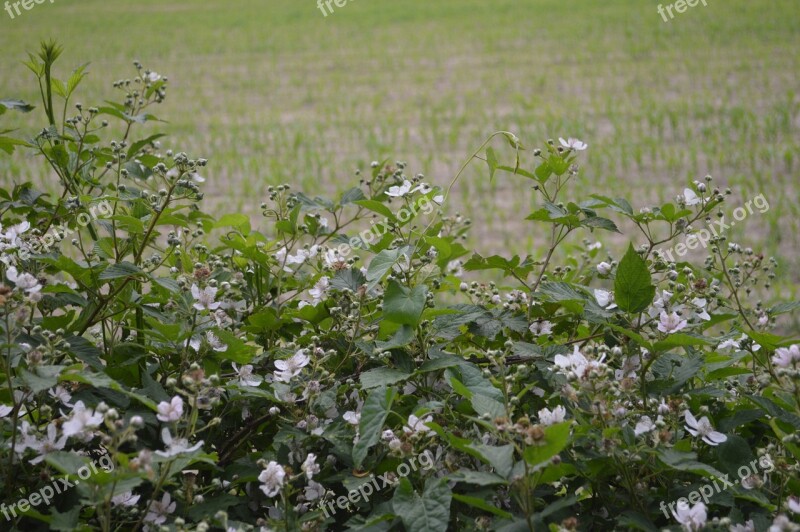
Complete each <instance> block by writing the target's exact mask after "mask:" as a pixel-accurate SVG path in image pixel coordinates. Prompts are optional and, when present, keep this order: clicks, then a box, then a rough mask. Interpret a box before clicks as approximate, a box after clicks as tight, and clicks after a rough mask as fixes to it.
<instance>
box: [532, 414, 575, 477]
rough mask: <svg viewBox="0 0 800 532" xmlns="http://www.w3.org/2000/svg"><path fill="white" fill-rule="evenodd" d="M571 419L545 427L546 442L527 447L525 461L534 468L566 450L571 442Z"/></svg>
mask: <svg viewBox="0 0 800 532" xmlns="http://www.w3.org/2000/svg"><path fill="white" fill-rule="evenodd" d="M571 426H572V422H571V421H565V422H564V423H556V424H555V425H550V426H549V427H546V428H545V429H544V442H543V443H542V444H539V445H530V446H528V447H526V448H525V451H524V452H523V456H524V458H525V461H526V462H528V464H530V465H531V466H533V467H534V468H538V467H541V466H542V465H543V464H546V463H547V462H549V461H550V459H552V458H553V457H554V456H555V455H557V454H558V453H560V452H561V451H563V450H564V448H565V447H566V446H567V444H568V443H569V435H570V427H571Z"/></svg>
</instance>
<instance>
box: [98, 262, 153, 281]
mask: <svg viewBox="0 0 800 532" xmlns="http://www.w3.org/2000/svg"><path fill="white" fill-rule="evenodd" d="M143 273H145V272H144V270H142V269H141V268H139V267H138V266H136V265H135V264H131V263H130V262H118V263H116V264H112V265H111V266H109V267H108V268H106V269H105V270H103V271H102V272H101V273H100V275H99V276H98V279H100V280H102V281H107V280H110V279H119V278H121V277H133V276H136V275H140V274H143Z"/></svg>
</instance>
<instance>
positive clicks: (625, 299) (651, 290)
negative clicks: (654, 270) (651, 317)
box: [614, 245, 656, 314]
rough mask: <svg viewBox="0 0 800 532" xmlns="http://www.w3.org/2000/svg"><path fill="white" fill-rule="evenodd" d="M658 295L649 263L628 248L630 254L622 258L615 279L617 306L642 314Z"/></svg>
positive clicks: (632, 312)
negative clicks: (648, 266)
mask: <svg viewBox="0 0 800 532" xmlns="http://www.w3.org/2000/svg"><path fill="white" fill-rule="evenodd" d="M655 294H656V287H655V286H653V281H652V278H651V277H650V270H649V269H648V268H647V263H646V262H645V261H644V259H642V258H641V257H640V256H639V254H638V253H636V251H635V250H634V249H633V246H632V245H629V246H628V252H627V253H625V256H624V257H622V260H621V261H620V263H619V266H618V267H617V276H616V278H615V279H614V295H615V299H616V302H617V306H618V307H619V308H620V309H622V310H624V311H626V312H630V313H631V314H635V313H637V312H642V311H643V310H645V309H646V308H647V307H648V306H650V303H652V302H653V298H654V297H655Z"/></svg>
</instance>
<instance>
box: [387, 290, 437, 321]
mask: <svg viewBox="0 0 800 532" xmlns="http://www.w3.org/2000/svg"><path fill="white" fill-rule="evenodd" d="M427 290H428V289H427V287H426V286H425V285H419V286H415V287H414V288H408V287H407V286H403V285H401V284H400V283H398V282H397V281H394V280H393V281H390V282H389V286H388V287H387V288H386V294H385V297H384V301H383V316H384V317H385V318H386V319H387V320H389V321H392V322H394V323H400V324H403V325H411V326H412V327H416V326H417V325H419V321H420V318H421V316H422V311H423V310H424V309H425V300H426V294H427Z"/></svg>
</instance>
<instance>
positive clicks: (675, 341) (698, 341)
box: [653, 333, 713, 352]
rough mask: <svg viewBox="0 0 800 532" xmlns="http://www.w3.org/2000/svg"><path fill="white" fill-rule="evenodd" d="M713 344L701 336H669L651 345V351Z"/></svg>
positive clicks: (681, 334)
mask: <svg viewBox="0 0 800 532" xmlns="http://www.w3.org/2000/svg"><path fill="white" fill-rule="evenodd" d="M712 343H713V342H711V341H709V340H708V339H707V338H703V337H702V336H690V335H688V334H683V333H678V334H671V335H669V336H667V337H666V338H665V339H663V340H661V341H659V342H656V343H655V344H653V351H656V352H661V351H668V350H670V349H672V348H673V347H687V346H693V345H711V344H712Z"/></svg>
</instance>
